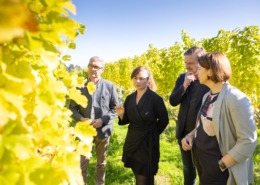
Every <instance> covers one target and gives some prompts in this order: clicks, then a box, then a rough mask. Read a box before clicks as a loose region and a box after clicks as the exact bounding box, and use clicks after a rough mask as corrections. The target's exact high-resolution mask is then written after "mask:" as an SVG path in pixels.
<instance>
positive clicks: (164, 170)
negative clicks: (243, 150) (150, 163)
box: [88, 120, 260, 185]
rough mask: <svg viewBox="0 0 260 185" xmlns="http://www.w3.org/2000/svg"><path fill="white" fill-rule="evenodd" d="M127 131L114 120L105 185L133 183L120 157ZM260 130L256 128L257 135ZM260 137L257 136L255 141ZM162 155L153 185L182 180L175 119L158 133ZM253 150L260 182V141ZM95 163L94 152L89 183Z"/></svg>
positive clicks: (91, 183)
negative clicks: (159, 134)
mask: <svg viewBox="0 0 260 185" xmlns="http://www.w3.org/2000/svg"><path fill="white" fill-rule="evenodd" d="M126 132H127V126H118V124H117V120H115V122H114V133H113V135H112V136H111V140H110V145H109V152H108V157H107V173H106V184H107V185H135V179H134V176H133V174H132V171H131V170H130V169H129V168H124V166H123V163H122V161H121V156H122V148H123V143H124V139H125V136H126ZM259 135H260V130H259V129H258V136H259ZM259 140H260V139H259V138H258V141H259ZM160 142H161V143H160V150H161V157H160V163H159V170H158V173H157V175H156V177H155V184H156V185H180V184H183V175H182V163H181V156H180V151H179V145H178V143H177V140H176V139H175V122H174V121H171V122H170V124H169V125H168V127H167V128H166V130H165V131H164V132H163V133H162V135H161V141H160ZM258 143H259V144H258V146H257V148H256V150H255V153H254V165H255V168H254V176H255V183H254V184H253V185H260V155H259V154H260V142H258ZM95 163H96V157H95V155H94V154H93V157H92V159H91V160H90V166H89V173H88V185H95ZM197 184H198V182H197Z"/></svg>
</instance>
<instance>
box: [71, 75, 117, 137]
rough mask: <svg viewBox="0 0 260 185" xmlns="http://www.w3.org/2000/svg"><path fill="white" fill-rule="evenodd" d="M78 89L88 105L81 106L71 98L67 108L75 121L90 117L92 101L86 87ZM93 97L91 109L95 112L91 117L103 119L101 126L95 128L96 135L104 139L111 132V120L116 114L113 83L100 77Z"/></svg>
mask: <svg viewBox="0 0 260 185" xmlns="http://www.w3.org/2000/svg"><path fill="white" fill-rule="evenodd" d="M87 83H88V82H87ZM79 90H80V91H81V93H82V94H83V95H85V96H86V97H87V99H88V105H87V107H82V106H80V105H78V104H77V103H76V102H75V101H73V100H71V102H70V105H69V108H70V110H71V111H72V117H73V118H74V119H75V120H76V121H79V120H80V118H82V117H84V118H91V109H92V101H93V100H92V96H91V95H90V94H89V92H88V89H87V88H86V87H83V88H79ZM94 98H95V99H94V102H95V105H94V106H93V109H94V113H95V114H94V118H93V119H98V118H101V119H102V121H103V126H102V127H101V128H97V129H96V130H97V136H98V137H99V138H100V139H104V138H106V137H109V136H110V135H111V134H112V130H113V120H114V118H115V117H116V116H117V114H116V111H115V106H116V104H118V96H117V92H116V87H115V85H114V84H113V83H112V82H110V81H108V80H105V79H103V78H101V79H100V80H99V82H98V88H97V90H96V92H95V96H94Z"/></svg>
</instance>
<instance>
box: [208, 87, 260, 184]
mask: <svg viewBox="0 0 260 185" xmlns="http://www.w3.org/2000/svg"><path fill="white" fill-rule="evenodd" d="M207 96H208V93H207V94H205V95H204V97H203V102H204V101H205V98H206V97H207ZM213 124H214V129H215V131H216V137H217V140H218V143H219V147H220V151H221V153H222V155H223V156H224V155H225V154H229V155H231V156H232V157H233V159H234V160H235V161H236V162H237V163H236V164H235V165H233V166H231V167H229V168H228V170H229V178H228V182H227V185H235V184H238V185H240V184H241V185H246V184H249V183H252V182H253V161H252V154H253V152H254V150H255V147H256V145H257V132H256V124H255V118H254V109H253V106H252V105H251V103H250V101H249V99H248V98H247V96H246V95H245V94H244V93H243V92H241V91H240V90H238V89H237V88H235V87H233V86H231V85H230V84H229V83H225V84H224V87H223V89H222V90H221V92H220V94H219V96H218V99H217V102H216V105H215V108H214V113H213Z"/></svg>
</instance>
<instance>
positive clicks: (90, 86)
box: [87, 82, 96, 95]
mask: <svg viewBox="0 0 260 185" xmlns="http://www.w3.org/2000/svg"><path fill="white" fill-rule="evenodd" d="M87 88H88V92H89V94H90V95H92V94H93V93H94V92H95V91H96V86H95V84H94V83H93V82H89V83H88V84H87Z"/></svg>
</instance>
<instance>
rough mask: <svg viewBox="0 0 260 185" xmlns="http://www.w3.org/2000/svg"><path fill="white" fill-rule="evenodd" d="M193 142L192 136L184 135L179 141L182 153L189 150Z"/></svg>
mask: <svg viewBox="0 0 260 185" xmlns="http://www.w3.org/2000/svg"><path fill="white" fill-rule="evenodd" d="M193 140H194V135H190V134H188V135H186V136H185V137H184V138H183V139H182V140H181V145H182V149H183V150H184V151H187V150H191V148H192V144H193Z"/></svg>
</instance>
